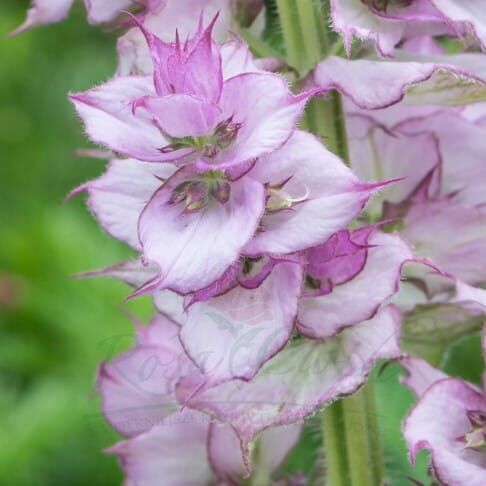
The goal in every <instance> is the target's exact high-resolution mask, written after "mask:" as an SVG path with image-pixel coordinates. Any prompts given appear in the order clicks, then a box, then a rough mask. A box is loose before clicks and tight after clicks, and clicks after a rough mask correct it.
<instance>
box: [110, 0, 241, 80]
mask: <svg viewBox="0 0 486 486" xmlns="http://www.w3.org/2000/svg"><path fill="white" fill-rule="evenodd" d="M217 13H219V16H218V19H217V20H216V23H215V24H214V28H213V31H212V33H213V38H214V39H216V40H218V41H221V40H223V39H225V38H226V37H227V36H228V31H230V30H231V26H232V23H233V18H232V14H233V12H232V1H231V0H169V1H167V2H165V4H164V6H163V8H160V9H153V11H152V12H150V13H149V15H146V16H145V17H144V19H143V25H144V27H145V28H146V29H147V30H148V31H150V32H153V33H154V34H155V35H156V36H157V37H159V38H160V39H162V40H163V41H168V42H172V41H173V40H174V38H175V31H176V28H177V32H178V33H179V37H180V38H181V39H182V40H185V39H187V38H188V37H190V36H191V35H193V34H194V32H196V30H197V28H198V22H199V19H200V18H201V17H202V20H203V25H208V24H209V23H210V22H211V20H213V19H214V17H215V15H216V14H217ZM222 50H224V48H222ZM118 53H119V68H118V71H119V73H120V74H123V75H125V74H130V73H134V74H136V73H144V74H151V73H152V72H153V64H152V59H151V56H150V51H149V49H148V48H147V43H146V41H145V39H144V37H143V34H142V33H141V31H140V29H139V28H138V27H137V28H132V29H130V30H129V31H128V32H127V33H126V34H125V35H124V36H122V37H121V38H120V39H119V41H118ZM221 54H222V55H223V52H222V53H221Z"/></svg>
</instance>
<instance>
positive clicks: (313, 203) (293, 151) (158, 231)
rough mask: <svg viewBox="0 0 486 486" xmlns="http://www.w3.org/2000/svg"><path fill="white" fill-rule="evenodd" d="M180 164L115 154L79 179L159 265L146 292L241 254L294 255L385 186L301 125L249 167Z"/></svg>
mask: <svg viewBox="0 0 486 486" xmlns="http://www.w3.org/2000/svg"><path fill="white" fill-rule="evenodd" d="M243 169H245V168H243ZM174 170H175V169H174V168H173V166H172V165H169V164H153V163H147V162H145V163H143V162H139V161H136V160H114V161H112V162H111V164H110V166H109V168H108V171H107V172H106V174H105V175H103V176H102V177H101V178H99V179H97V180H95V181H93V182H90V183H87V184H85V185H83V186H81V189H86V190H87V191H88V192H89V199H88V204H89V206H90V208H91V210H92V212H93V213H94V215H95V216H96V217H97V218H98V219H99V221H100V222H101V224H102V226H103V227H104V228H105V229H106V230H107V231H108V232H110V233H111V234H112V235H113V236H115V237H116V238H118V239H120V240H122V241H126V242H128V243H129V244H130V245H132V246H133V247H134V248H135V249H137V250H140V251H142V253H143V258H144V261H145V262H151V263H154V264H155V265H156V266H157V267H158V268H159V271H158V275H157V274H155V275H153V278H152V279H151V280H149V279H148V278H147V279H146V281H145V282H141V283H145V284H146V285H144V286H143V287H142V288H141V290H140V291H139V294H140V293H142V292H155V291H157V290H160V289H164V288H170V289H173V290H176V291H177V292H180V293H183V294H187V293H191V292H196V291H198V290H200V289H204V288H206V287H208V286H210V285H211V284H213V283H214V282H215V281H217V280H219V279H220V278H222V277H223V275H224V274H225V272H227V271H228V269H229V268H230V267H231V266H232V265H233V264H235V263H236V262H237V261H238V260H239V259H240V257H241V256H251V257H255V258H259V257H261V256H262V255H264V254H272V255H287V254H291V253H294V252H297V251H300V250H304V249H306V248H308V247H309V246H314V245H316V244H319V243H320V242H322V241H323V240H325V239H327V238H328V237H329V236H331V235H332V234H333V233H334V232H336V231H339V230H340V229H341V228H343V227H344V226H345V225H346V224H347V223H348V222H349V221H350V220H351V219H352V218H353V217H354V216H356V215H357V214H358V213H359V212H360V211H361V209H362V208H363V206H364V205H365V204H366V202H367V200H368V199H369V197H370V196H371V194H373V193H374V192H376V191H377V190H378V189H379V188H380V187H381V185H380V184H362V183H360V182H359V181H358V179H357V178H356V177H355V176H354V175H353V174H352V172H351V171H350V170H349V169H348V168H346V167H345V166H344V164H343V163H342V162H341V161H340V160H339V159H338V158H337V157H336V156H334V155H333V154H331V153H330V152H329V151H327V150H326V149H325V148H324V147H323V146H322V145H321V144H320V143H319V142H318V141H317V140H316V139H315V138H314V137H312V136H311V135H309V134H307V133H304V132H300V131H297V132H295V133H294V134H293V135H292V137H291V139H290V140H289V141H288V142H287V143H286V144H285V145H284V146H283V147H282V148H281V149H279V150H277V151H275V153H274V154H272V155H269V156H267V157H263V158H261V159H259V160H258V161H257V162H256V163H255V164H254V165H253V166H252V165H251V164H250V166H249V170H248V171H247V172H246V173H245V172H241V171H240V173H238V172H237V171H235V170H233V169H226V170H221V171H210V172H200V171H198V170H196V169H195V168H194V166H192V165H188V166H185V167H182V168H181V169H179V170H177V171H176V172H174ZM161 179H162V180H164V182H161ZM198 299H199V297H197V298H196V300H198Z"/></svg>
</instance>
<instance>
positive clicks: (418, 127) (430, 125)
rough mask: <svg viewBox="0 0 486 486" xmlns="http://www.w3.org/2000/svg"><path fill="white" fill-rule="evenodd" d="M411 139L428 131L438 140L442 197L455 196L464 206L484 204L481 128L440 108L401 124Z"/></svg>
mask: <svg viewBox="0 0 486 486" xmlns="http://www.w3.org/2000/svg"><path fill="white" fill-rule="evenodd" d="M399 129H400V130H401V131H404V132H406V133H409V134H410V136H415V135H416V134H417V132H420V131H424V130H426V131H429V132H432V133H433V134H434V136H435V137H436V138H437V139H438V142H439V149H440V153H441V156H442V161H443V162H442V181H441V183H442V194H444V195H445V194H451V193H457V194H456V196H455V200H457V201H460V202H462V203H464V204H465V205H468V206H470V205H478V204H483V203H484V202H486V197H485V194H486V179H485V177H484V164H483V157H484V152H485V151H486V138H485V137H484V129H483V128H482V127H481V126H478V125H477V124H476V123H474V121H469V120H467V119H466V118H465V117H464V115H463V114H462V113H458V112H456V111H455V110H451V109H442V110H441V111H439V112H438V113H435V114H431V115H429V116H422V117H416V118H414V119H411V120H409V121H404V122H402V123H401V124H400V127H399Z"/></svg>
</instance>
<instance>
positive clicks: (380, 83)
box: [314, 52, 486, 109]
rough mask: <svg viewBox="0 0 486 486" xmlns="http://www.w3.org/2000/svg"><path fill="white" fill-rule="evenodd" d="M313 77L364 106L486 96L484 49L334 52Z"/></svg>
mask: <svg viewBox="0 0 486 486" xmlns="http://www.w3.org/2000/svg"><path fill="white" fill-rule="evenodd" d="M356 79H359V80H360V82H359V83H356V82H355V80H356ZM314 81H315V83H316V84H317V86H320V87H321V88H322V89H324V90H325V91H330V90H332V89H336V90H338V91H339V92H341V93H342V94H343V95H344V96H346V97H349V98H350V99H351V100H352V101H353V103H355V104H356V105H358V106H359V107H361V108H365V109H377V108H385V107H387V106H390V105H393V104H395V103H398V102H399V101H402V100H403V99H404V100H405V102H406V103H410V104H426V105H434V104H435V105H462V104H468V103H473V102H478V101H483V100H485V99H486V60H485V59H484V56H483V55H482V54H457V55H453V56H434V57H432V56H430V57H429V56H417V55H410V54H406V53H403V52H401V53H399V54H398V55H397V57H396V58H395V59H394V60H390V61H384V60H379V61H376V60H370V59H357V60H352V61H350V60H347V59H343V58H340V57H334V56H330V57H328V58H326V59H325V60H324V61H322V62H321V63H320V64H318V66H317V68H316V70H315V73H314ZM446 87H447V89H446Z"/></svg>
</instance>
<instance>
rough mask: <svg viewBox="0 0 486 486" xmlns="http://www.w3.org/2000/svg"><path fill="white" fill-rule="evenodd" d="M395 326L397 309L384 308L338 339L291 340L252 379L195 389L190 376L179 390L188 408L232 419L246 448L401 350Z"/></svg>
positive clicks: (348, 389)
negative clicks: (268, 428) (267, 430)
mask: <svg viewBox="0 0 486 486" xmlns="http://www.w3.org/2000/svg"><path fill="white" fill-rule="evenodd" d="M399 326H400V325H399V313H398V311H397V310H396V309H394V308H392V307H387V308H385V309H383V310H382V311H381V312H380V313H379V314H377V315H376V316H375V317H374V319H372V320H370V321H368V322H364V323H362V324H360V325H359V326H355V327H353V328H350V329H346V330H345V331H343V333H342V334H341V335H340V336H339V337H337V338H331V339H328V340H326V341H314V340H308V339H305V338H302V339H300V340H297V341H295V342H293V343H292V344H291V345H290V346H288V347H287V348H286V349H284V350H283V351H281V352H280V353H279V354H277V355H276V356H275V357H274V358H273V359H272V360H271V361H269V362H268V363H267V364H266V365H265V366H264V367H263V368H262V369H261V370H260V372H259V373H258V374H257V375H256V377H255V378H253V380H252V381H250V382H247V383H243V382H241V381H239V380H234V381H232V382H229V383H225V384H222V385H219V386H216V387H214V388H210V389H208V390H205V391H202V392H200V393H196V394H194V390H193V388H192V387H193V386H194V385H193V382H192V380H191V379H190V378H188V379H186V380H183V381H182V383H181V386H180V387H179V389H178V395H179V398H180V399H181V400H183V401H184V400H185V401H187V402H188V404H189V405H190V406H191V407H193V408H197V409H198V410H206V411H209V412H210V413H213V414H215V415H216V416H217V418H218V419H220V420H223V421H225V422H228V423H230V424H231V425H232V426H233V428H234V429H235V431H236V432H237V434H238V437H239V438H240V440H241V441H242V446H243V447H244V449H246V448H247V447H248V444H249V443H250V442H251V441H252V440H254V438H255V437H256V436H257V434H258V433H259V432H261V431H262V430H264V429H266V428H267V427H270V426H274V425H284V424H291V423H294V422H299V421H300V420H301V419H302V418H303V417H305V416H307V415H309V414H312V413H313V412H315V411H316V410H318V409H321V408H322V407H323V406H325V405H327V404H329V403H330V402H332V401H333V400H336V399H337V398H338V397H340V396H342V395H347V394H350V393H354V392H355V391H356V390H357V389H358V388H359V387H360V386H361V385H362V384H363V382H364V381H365V380H366V377H367V375H368V373H369V372H370V370H371V368H372V366H373V363H374V362H375V361H376V360H377V359H380V358H393V357H398V356H399V355H400V349H399V346H398V334H399Z"/></svg>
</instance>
